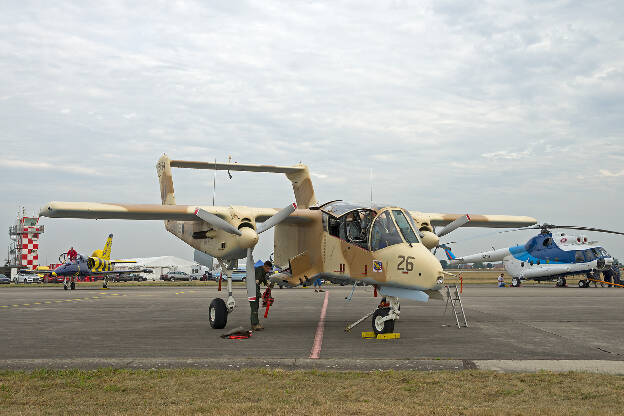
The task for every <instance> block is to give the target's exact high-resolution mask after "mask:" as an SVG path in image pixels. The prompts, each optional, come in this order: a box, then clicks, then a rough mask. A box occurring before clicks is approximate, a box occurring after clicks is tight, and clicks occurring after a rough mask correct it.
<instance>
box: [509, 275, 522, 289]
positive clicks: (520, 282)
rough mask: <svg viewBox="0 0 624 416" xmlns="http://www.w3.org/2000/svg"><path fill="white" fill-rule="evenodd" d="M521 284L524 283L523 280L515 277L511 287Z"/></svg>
mask: <svg viewBox="0 0 624 416" xmlns="http://www.w3.org/2000/svg"><path fill="white" fill-rule="evenodd" d="M521 284H522V281H521V280H520V279H518V278H517V277H514V278H512V279H511V287H520V285H521Z"/></svg>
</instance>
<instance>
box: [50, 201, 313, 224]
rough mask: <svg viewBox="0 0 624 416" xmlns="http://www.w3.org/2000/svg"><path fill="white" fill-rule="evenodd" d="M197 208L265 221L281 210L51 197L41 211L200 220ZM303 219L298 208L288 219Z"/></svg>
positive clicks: (70, 215)
mask: <svg viewBox="0 0 624 416" xmlns="http://www.w3.org/2000/svg"><path fill="white" fill-rule="evenodd" d="M198 209H203V210H204V211H207V212H209V213H211V214H214V215H217V216H218V217H221V218H223V219H225V220H227V219H229V218H230V217H231V216H232V214H236V213H239V212H244V213H245V216H247V215H252V216H253V217H254V218H255V219H256V222H264V221H266V220H267V219H268V218H269V217H271V216H273V215H274V214H276V213H277V212H278V211H279V209H278V208H257V207H238V206H230V207H216V206H212V205H208V206H201V205H160V204H109V203H97V202H60V201H52V202H50V203H48V204H46V205H45V206H43V207H42V208H41V210H40V212H39V215H40V216H43V217H49V218H86V219H122V220H177V221H198V220H200V219H199V217H198V216H197V215H196V214H195V212H196V211H197V210H198ZM302 211H303V210H302ZM291 217H292V218H291ZM301 219H304V214H303V213H301V212H300V213H299V215H298V213H297V211H295V212H294V213H292V214H291V216H290V217H289V218H287V219H286V220H285V221H297V220H301Z"/></svg>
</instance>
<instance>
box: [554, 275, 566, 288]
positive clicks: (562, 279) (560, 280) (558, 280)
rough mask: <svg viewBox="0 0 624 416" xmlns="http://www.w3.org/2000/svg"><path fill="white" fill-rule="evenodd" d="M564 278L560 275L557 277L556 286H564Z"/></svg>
mask: <svg viewBox="0 0 624 416" xmlns="http://www.w3.org/2000/svg"><path fill="white" fill-rule="evenodd" d="M566 283H567V282H566V279H565V277H560V278H559V279H557V284H556V285H555V286H557V287H565V285H566Z"/></svg>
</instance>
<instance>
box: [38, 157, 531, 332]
mask: <svg viewBox="0 0 624 416" xmlns="http://www.w3.org/2000/svg"><path fill="white" fill-rule="evenodd" d="M172 167H176V168H189V169H212V170H228V171H248V172H274V173H283V174H285V175H286V177H287V178H288V179H289V180H290V181H291V183H292V187H293V191H294V194H295V200H296V203H293V204H290V205H288V206H287V207H285V208H283V209H281V210H280V209H275V208H258V207H248V206H227V207H218V206H199V205H176V203H175V195H174V188H173V178H172V174H171V168H172ZM156 170H157V173H158V178H159V181H160V195H161V200H162V205H155V204H142V205H125V204H105V203H92V202H50V203H48V204H47V205H45V206H44V207H43V208H42V209H41V212H40V215H41V216H47V217H51V218H92V219H111V218H112V219H127V220H164V222H165V228H166V229H167V231H169V232H170V233H172V234H173V235H175V236H176V237H178V238H179V239H181V240H182V241H184V242H185V243H187V244H189V245H190V246H192V247H193V248H195V249H197V250H200V251H203V252H204V253H207V254H209V255H211V256H213V257H214V258H216V259H217V260H218V261H219V264H220V265H221V267H222V270H224V271H225V274H226V276H227V287H228V299H227V301H226V302H224V301H223V300H222V299H220V298H217V299H214V300H213V301H212V303H211V304H210V310H209V312H210V313H209V317H210V325H211V326H212V327H213V328H223V327H225V325H226V323H227V316H228V313H231V312H232V311H233V309H234V307H235V305H236V304H235V301H234V298H233V296H232V280H231V272H232V269H233V266H235V263H236V261H237V260H238V259H241V258H245V257H246V258H247V276H254V261H253V248H254V247H255V245H256V243H257V242H258V237H259V234H261V233H263V232H265V231H267V230H269V229H271V228H275V242H274V245H275V246H274V253H275V263H276V265H277V266H279V267H280V268H281V269H282V270H283V272H282V273H279V274H277V275H274V276H273V278H272V282H280V283H285V284H291V285H299V284H303V283H306V282H310V281H312V280H314V279H316V278H323V279H325V280H329V281H332V282H337V283H349V284H354V285H355V284H357V283H360V282H363V283H366V284H369V285H374V287H375V290H376V291H378V292H379V293H380V294H381V295H382V296H384V297H385V298H386V300H387V301H386V302H382V303H381V304H380V306H379V307H378V308H377V309H376V310H375V312H374V314H373V319H372V326H373V329H374V331H375V332H376V333H385V332H392V331H393V329H394V323H395V321H396V320H397V319H398V318H399V313H400V310H399V309H400V308H399V298H405V299H412V300H418V301H427V300H428V299H429V297H430V296H433V297H436V298H441V295H440V293H439V290H440V289H442V288H443V285H444V275H445V273H446V272H444V271H443V270H442V267H441V265H440V262H439V260H438V259H436V257H435V256H434V255H433V254H432V252H431V250H432V249H434V248H435V247H437V246H438V244H439V238H440V237H441V236H443V235H446V234H448V233H450V232H451V231H453V230H455V229H457V228H459V227H461V226H467V227H494V228H507V227H522V226H528V225H533V224H535V223H537V221H536V220H535V219H534V218H530V217H525V216H508V215H461V214H441V213H423V212H419V211H408V210H405V209H403V208H401V207H398V206H394V205H390V206H376V205H375V206H362V205H355V204H350V203H346V202H343V201H339V200H337V201H332V202H328V203H325V204H318V202H317V200H316V197H315V194H314V188H313V186H312V181H311V179H310V173H309V170H308V168H307V166H305V165H295V166H269V165H244V164H238V163H212V162H197V161H183V160H171V159H169V157H167V155H166V154H165V155H163V156H162V157H161V158H160V159H159V160H158V163H157V165H156ZM434 226H438V227H442V228H439V229H438V230H437V231H435V230H434V228H433V227H434ZM254 280H255V279H253V278H247V296H248V299H249V301H254V300H255V299H256V286H255V281H254Z"/></svg>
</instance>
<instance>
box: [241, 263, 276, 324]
mask: <svg viewBox="0 0 624 416" xmlns="http://www.w3.org/2000/svg"><path fill="white" fill-rule="evenodd" d="M271 269H273V264H272V263H271V262H270V261H268V260H267V261H265V262H264V264H263V265H262V266H258V267H256V268H255V275H256V276H255V279H256V300H254V301H250V302H249V307H250V308H251V329H252V330H253V331H262V330H263V329H264V327H263V326H262V325H260V320H259V319H258V307H259V306H260V298H261V297H262V295H261V294H260V284H261V283H264V284H265V285H266V286H268V285H269V282H268V280H267V276H268V275H269V273H270V272H271ZM247 278H249V277H247Z"/></svg>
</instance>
